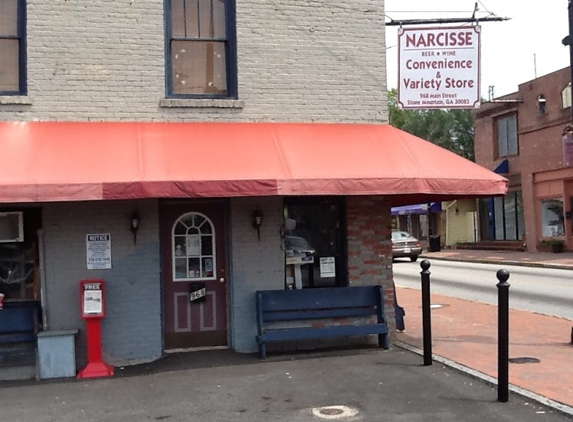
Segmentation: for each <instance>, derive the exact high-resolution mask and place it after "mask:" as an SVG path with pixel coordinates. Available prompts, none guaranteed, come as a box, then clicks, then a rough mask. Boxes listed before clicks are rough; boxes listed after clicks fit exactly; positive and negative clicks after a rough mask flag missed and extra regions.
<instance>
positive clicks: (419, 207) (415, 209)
mask: <svg viewBox="0 0 573 422" xmlns="http://www.w3.org/2000/svg"><path fill="white" fill-rule="evenodd" d="M440 211H442V203H441V202H432V203H431V205H430V209H429V210H428V204H414V205H404V206H401V207H392V215H409V214H427V213H428V212H440Z"/></svg>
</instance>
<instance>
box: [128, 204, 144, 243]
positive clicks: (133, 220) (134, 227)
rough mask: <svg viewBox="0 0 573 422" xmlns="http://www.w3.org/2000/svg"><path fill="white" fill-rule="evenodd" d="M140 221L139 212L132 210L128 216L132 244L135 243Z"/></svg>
mask: <svg viewBox="0 0 573 422" xmlns="http://www.w3.org/2000/svg"><path fill="white" fill-rule="evenodd" d="M140 222H141V218H140V217H139V213H138V212H137V211H134V212H133V214H131V217H129V230H131V233H133V244H134V245H135V244H136V243H137V231H138V230H139V223H140Z"/></svg>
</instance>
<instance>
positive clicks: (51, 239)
mask: <svg viewBox="0 0 573 422" xmlns="http://www.w3.org/2000/svg"><path fill="white" fill-rule="evenodd" d="M135 209H137V210H138V212H139V214H140V216H141V227H140V230H139V233H138V238H137V245H134V244H133V237H132V234H131V232H130V231H129V217H130V215H131V213H132V212H133V211H134V210H135ZM43 226H44V249H45V261H46V279H45V280H44V285H45V289H46V293H47V295H46V303H47V312H48V318H47V320H48V328H49V329H50V330H61V329H76V328H79V329H80V336H79V339H78V348H77V361H78V366H83V365H84V364H85V362H86V359H87V355H86V338H85V322H84V320H83V319H81V317H80V305H79V282H80V280H82V279H85V278H103V279H104V280H105V281H106V293H107V300H106V311H107V316H106V318H105V319H103V322H102V341H103V353H104V358H105V359H107V360H108V361H109V363H111V364H116V365H120V364H122V363H134V362H138V361H145V360H151V359H155V358H157V357H159V356H160V355H161V352H162V338H161V282H160V261H159V228H158V227H159V226H158V206H157V201H156V200H145V201H107V202H77V203H53V204H46V205H44V206H43ZM93 233H111V253H112V269H109V270H87V269H86V234H93Z"/></svg>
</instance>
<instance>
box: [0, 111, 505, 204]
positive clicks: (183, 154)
mask: <svg viewBox="0 0 573 422" xmlns="http://www.w3.org/2000/svg"><path fill="white" fill-rule="evenodd" d="M0 152H1V154H0V202H2V203H10V202H14V203H16V202H47V201H79V200H106V199H127V198H190V197H236V196H267V195H371V194H372V195H392V198H393V199H392V205H405V204H412V203H421V202H428V201H441V200H448V199H456V198H463V197H488V196H499V195H504V194H505V193H506V192H507V180H506V179H505V178H503V177H501V176H499V175H497V174H495V173H493V172H491V171H489V170H487V169H485V168H483V167H481V166H479V165H477V164H475V163H472V162H470V161H468V160H465V159H464V158H461V157H459V156H458V155H456V154H453V153H451V152H449V151H446V150H444V149H442V148H440V147H437V146H436V145H433V144H431V143H429V142H426V141H424V140H422V139H420V138H417V137H415V136H412V135H410V134H408V133H405V132H403V131H401V130H398V129H396V128H394V127H392V126H390V125H372V124H370V125H362V124H317V123H308V124H301V123H118V122H28V123H6V122H5V123H0Z"/></svg>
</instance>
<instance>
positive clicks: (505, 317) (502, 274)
mask: <svg viewBox="0 0 573 422" xmlns="http://www.w3.org/2000/svg"><path fill="white" fill-rule="evenodd" d="M508 278H509V272H508V271H507V270H499V271H498V272H497V279H498V280H499V283H497V293H498V324H497V334H498V349H497V401H499V402H502V403H506V402H507V401H508V400H509V283H508V282H507V279H508Z"/></svg>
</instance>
